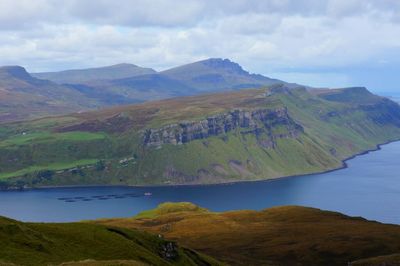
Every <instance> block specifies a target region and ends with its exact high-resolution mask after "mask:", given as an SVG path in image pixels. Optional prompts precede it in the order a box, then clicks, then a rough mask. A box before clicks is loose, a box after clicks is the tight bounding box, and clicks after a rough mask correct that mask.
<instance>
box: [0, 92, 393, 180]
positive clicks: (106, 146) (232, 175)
mask: <svg viewBox="0 0 400 266" xmlns="http://www.w3.org/2000/svg"><path fill="white" fill-rule="evenodd" d="M399 138H400V107H399V105H398V104H397V103H395V102H393V101H390V100H389V99H386V98H383V97H379V96H376V95H374V94H372V93H370V92H369V91H368V90H366V89H365V88H346V89H337V90H307V89H306V88H303V87H296V88H293V87H291V88H289V87H286V86H284V85H279V86H272V87H268V88H263V89H248V90H240V91H232V92H229V93H220V94H208V95H200V96H191V97H180V98H175V99H170V100H162V101H154V102H148V103H144V104H138V105H130V106H120V107H115V108H111V109H104V110H100V111H95V112H86V113H75V114H71V115H67V116H61V117H54V118H43V119H38V120H33V121H27V122H18V123H8V124H2V125H0V180H1V184H2V186H4V187H37V186H58V185H102V184H111V185H175V184H213V183H225V182H235V181H250V180H260V179H271V178H277V177H282V176H290V175H299V174H308V173H316V172H322V171H327V170H332V169H336V168H339V167H342V166H343V160H344V159H346V158H348V157H350V156H353V155H355V154H357V153H360V152H364V151H366V150H369V149H375V148H376V145H378V144H381V143H385V142H388V141H393V140H398V139H399Z"/></svg>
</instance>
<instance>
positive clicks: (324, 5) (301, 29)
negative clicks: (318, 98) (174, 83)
mask: <svg viewBox="0 0 400 266" xmlns="http://www.w3.org/2000/svg"><path fill="white" fill-rule="evenodd" d="M209 57H222V58H229V59H231V60H233V61H235V62H238V63H239V64H241V65H242V66H243V67H244V68H245V69H247V70H249V71H250V72H255V73H261V74H264V75H267V76H270V77H275V78H280V79H284V80H288V81H293V82H298V83H303V84H309V85H313V86H327V87H341V86H350V85H364V86H367V87H369V88H370V89H372V90H374V91H379V92H381V93H383V92H388V91H396V90H398V92H399V93H400V73H399V70H400V1H398V0H375V1H374V0H326V1H324V0H259V1H257V0H253V1H244V0H229V1H226V0H209V1H207V0H204V1H200V0H175V1H167V0H151V1H150V0H130V1H128V0H63V1H61V0H35V1H32V0H0V65H22V66H25V67H26V68H27V69H28V70H29V71H31V72H36V71H49V70H62V69H68V68H85V67H93V66H103V65H110V64H116V63H121V62H128V63H134V64H137V65H140V66H145V67H152V68H155V69H157V70H162V69H166V68H169V67H173V66H176V65H179V64H184V63H188V62H192V61H196V60H201V59H205V58H209Z"/></svg>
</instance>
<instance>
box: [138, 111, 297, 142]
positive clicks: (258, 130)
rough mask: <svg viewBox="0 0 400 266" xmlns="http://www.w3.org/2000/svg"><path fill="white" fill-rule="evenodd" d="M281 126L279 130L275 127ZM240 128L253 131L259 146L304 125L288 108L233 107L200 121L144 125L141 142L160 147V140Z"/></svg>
mask: <svg viewBox="0 0 400 266" xmlns="http://www.w3.org/2000/svg"><path fill="white" fill-rule="evenodd" d="M277 128H280V130H279V132H278V130H275V129H277ZM236 129H240V133H241V134H244V135H245V134H254V135H255V136H256V138H257V141H258V143H259V145H260V146H262V147H265V148H272V147H274V145H275V140H276V139H277V138H296V137H298V135H299V134H300V133H302V132H303V127H302V126H300V125H299V124H296V123H295V122H294V121H293V119H292V118H291V117H290V116H289V114H288V112H287V108H284V107H282V108H277V109H254V110H241V109H236V110H232V111H230V112H227V113H222V114H218V115H214V116H209V117H207V118H206V119H203V120H200V121H187V122H181V123H178V124H170V125H167V126H164V127H162V128H159V129H147V130H146V131H145V132H144V138H143V143H144V144H145V145H146V146H148V147H149V146H153V147H161V146H162V145H163V144H173V145H179V144H184V143H188V142H191V141H193V140H197V139H206V138H208V137H210V136H219V135H223V134H226V133H228V132H231V131H234V130H236Z"/></svg>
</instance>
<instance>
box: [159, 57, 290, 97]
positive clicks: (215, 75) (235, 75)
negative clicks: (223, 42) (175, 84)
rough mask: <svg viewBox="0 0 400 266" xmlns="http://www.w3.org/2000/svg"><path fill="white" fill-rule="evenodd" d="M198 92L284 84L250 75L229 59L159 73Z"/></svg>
mask: <svg viewBox="0 0 400 266" xmlns="http://www.w3.org/2000/svg"><path fill="white" fill-rule="evenodd" d="M160 74H161V75H164V76H167V77H169V78H172V79H176V80H179V81H180V82H182V83H184V84H186V85H187V86H189V87H192V88H194V89H196V90H199V91H221V90H228V89H229V90H232V89H241V88H258V87H262V86H268V85H272V84H278V83H284V82H283V81H280V80H277V79H270V78H267V77H264V76H262V75H256V74H250V73H249V72H247V71H245V70H243V69H242V67H241V66H240V65H239V64H237V63H234V62H232V61H230V60H229V59H221V58H210V59H207V60H203V61H199V62H195V63H191V64H187V65H183V66H179V67H176V68H172V69H169V70H165V71H163V72H160Z"/></svg>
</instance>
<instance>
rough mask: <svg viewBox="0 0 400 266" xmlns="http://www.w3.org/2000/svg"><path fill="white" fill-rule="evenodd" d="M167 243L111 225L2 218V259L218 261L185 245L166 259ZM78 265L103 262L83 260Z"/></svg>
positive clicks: (47, 261)
mask: <svg viewBox="0 0 400 266" xmlns="http://www.w3.org/2000/svg"><path fill="white" fill-rule="evenodd" d="M167 243H168V242H167V241H165V240H163V239H161V238H159V237H157V236H153V235H151V234H148V233H144V232H139V231H136V230H129V229H118V228H114V227H110V226H100V225H93V224H82V223H64V224H44V223H22V222H17V221H14V220H11V219H7V218H0V258H1V262H12V263H16V264H18V265H48V264H53V265H54V264H59V263H62V262H68V261H71V262H72V261H84V260H88V259H92V260H97V261H103V260H114V262H112V261H111V262H108V263H104V265H136V264H133V263H134V262H133V261H136V262H140V263H141V264H138V265H143V264H145V265H217V264H218V263H217V262H216V261H215V260H213V259H211V258H209V257H207V256H203V255H201V254H198V253H196V252H193V251H191V250H189V249H184V248H177V254H178V255H177V256H176V257H174V258H173V259H166V258H165V256H164V257H163V256H162V255H161V253H162V250H163V247H165V246H166V244H167ZM117 260H131V262H132V263H131V264H127V263H128V262H126V264H116V262H117ZM1 262H0V264H1ZM113 263H115V264H113ZM207 263H209V264H207ZM66 265H71V264H66ZM72 265H74V264H72ZM75 265H76V264H75ZM77 265H102V264H99V263H96V264H89V262H80V263H79V264H77Z"/></svg>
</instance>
